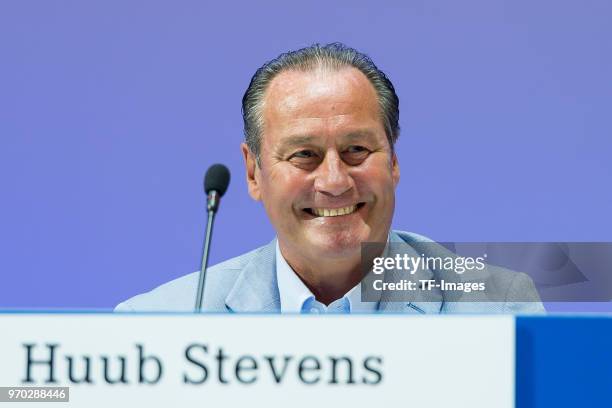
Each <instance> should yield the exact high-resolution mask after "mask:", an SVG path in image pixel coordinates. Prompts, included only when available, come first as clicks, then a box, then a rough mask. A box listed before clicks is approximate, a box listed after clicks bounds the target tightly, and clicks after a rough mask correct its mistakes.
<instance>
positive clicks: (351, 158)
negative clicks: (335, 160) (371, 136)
mask: <svg viewBox="0 0 612 408" xmlns="http://www.w3.org/2000/svg"><path fill="white" fill-rule="evenodd" d="M369 154H370V150H368V149H367V148H366V147H363V146H357V145H355V146H349V147H347V149H346V150H345V151H344V152H343V154H342V159H343V160H344V162H345V163H347V164H349V165H351V166H357V165H359V164H361V163H362V162H363V161H364V160H365V159H366V158H367V157H368V155H369Z"/></svg>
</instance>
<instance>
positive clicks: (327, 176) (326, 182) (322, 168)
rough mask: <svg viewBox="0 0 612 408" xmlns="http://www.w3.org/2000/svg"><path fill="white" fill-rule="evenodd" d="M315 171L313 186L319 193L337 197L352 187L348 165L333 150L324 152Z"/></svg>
mask: <svg viewBox="0 0 612 408" xmlns="http://www.w3.org/2000/svg"><path fill="white" fill-rule="evenodd" d="M316 172H317V174H316V175H315V182H314V188H315V191H317V192H319V193H323V194H327V195H331V196H334V197H337V196H341V195H342V194H344V193H345V192H347V191H348V190H350V189H351V188H352V187H353V180H352V178H351V176H350V175H349V173H348V165H347V164H346V163H344V162H343V161H342V159H341V158H340V156H339V154H338V152H336V151H335V150H332V151H329V152H327V153H326V154H325V158H324V159H323V162H321V164H320V165H319V167H318V168H317V170H316Z"/></svg>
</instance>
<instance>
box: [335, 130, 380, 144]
mask: <svg viewBox="0 0 612 408" xmlns="http://www.w3.org/2000/svg"><path fill="white" fill-rule="evenodd" d="M372 138H376V134H375V133H374V132H372V131H370V130H357V131H355V132H350V133H348V134H346V135H345V136H344V137H343V138H342V139H343V140H344V141H346V142H353V141H356V140H363V139H372Z"/></svg>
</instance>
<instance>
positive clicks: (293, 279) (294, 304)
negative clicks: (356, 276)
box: [276, 240, 388, 313]
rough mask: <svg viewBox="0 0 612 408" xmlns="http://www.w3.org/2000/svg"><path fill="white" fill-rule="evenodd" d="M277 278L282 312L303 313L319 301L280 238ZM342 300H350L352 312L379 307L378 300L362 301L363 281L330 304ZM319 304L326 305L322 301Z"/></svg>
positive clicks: (277, 249) (370, 311) (277, 252)
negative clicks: (287, 255) (289, 260)
mask: <svg viewBox="0 0 612 408" xmlns="http://www.w3.org/2000/svg"><path fill="white" fill-rule="evenodd" d="M387 246H388V245H387ZM385 251H386V249H385ZM276 280H277V282H278V291H279V294H280V307H281V313H301V312H302V311H303V310H304V307H305V305H307V304H312V303H313V302H314V303H318V302H317V301H316V299H315V297H314V295H313V294H312V292H311V291H310V289H308V287H307V286H306V285H305V284H304V282H302V280H301V279H300V278H299V277H298V276H297V274H296V273H295V272H294V271H293V269H291V266H289V264H288V263H287V260H286V259H285V258H284V257H283V254H282V253H281V251H280V246H279V244H278V240H276ZM340 301H348V310H347V311H348V312H351V313H372V312H374V311H376V310H377V309H378V302H362V301H361V283H358V284H357V285H355V286H354V287H353V288H352V289H351V290H349V291H348V292H347V293H346V294H345V295H344V296H343V297H342V298H341V299H338V300H336V301H334V302H333V303H332V304H331V305H330V306H332V305H334V304H335V303H336V302H340ZM319 305H320V306H321V307H325V306H324V305H322V304H320V303H319Z"/></svg>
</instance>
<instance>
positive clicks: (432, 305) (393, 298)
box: [378, 231, 443, 314]
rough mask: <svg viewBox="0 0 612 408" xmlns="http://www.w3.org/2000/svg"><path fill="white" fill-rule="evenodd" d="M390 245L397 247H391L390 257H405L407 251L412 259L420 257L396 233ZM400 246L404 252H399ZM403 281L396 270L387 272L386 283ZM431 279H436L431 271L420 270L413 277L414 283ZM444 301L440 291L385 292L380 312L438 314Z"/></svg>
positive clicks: (392, 236) (390, 240)
mask: <svg viewBox="0 0 612 408" xmlns="http://www.w3.org/2000/svg"><path fill="white" fill-rule="evenodd" d="M389 243H391V244H395V245H390V247H389V252H388V254H387V256H388V257H395V255H397V254H400V255H402V256H403V255H404V253H406V251H407V252H408V255H409V256H411V257H413V256H416V257H418V256H420V255H419V253H417V252H416V250H415V249H414V248H413V247H412V246H411V245H410V244H408V243H407V242H406V241H404V240H403V239H402V238H401V237H400V236H399V235H398V234H396V233H395V232H394V231H391V234H390V236H389ZM400 246H401V249H402V251H399V247H400ZM401 279H402V275H401V274H400V273H399V272H398V271H396V270H391V271H387V272H386V273H385V274H384V277H383V281H385V282H399V281H400V280H401ZM429 279H434V274H433V272H432V271H431V270H429V269H419V270H418V271H417V272H416V273H415V274H414V275H412V277H411V280H412V281H413V282H419V281H420V280H429ZM442 299H443V297H442V292H441V291H440V290H439V289H435V290H425V289H421V288H419V289H418V290H415V291H413V292H390V291H385V292H383V293H382V295H381V299H380V303H379V304H378V310H379V311H380V312H383V313H409V314H438V313H440V309H441V308H442Z"/></svg>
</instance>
